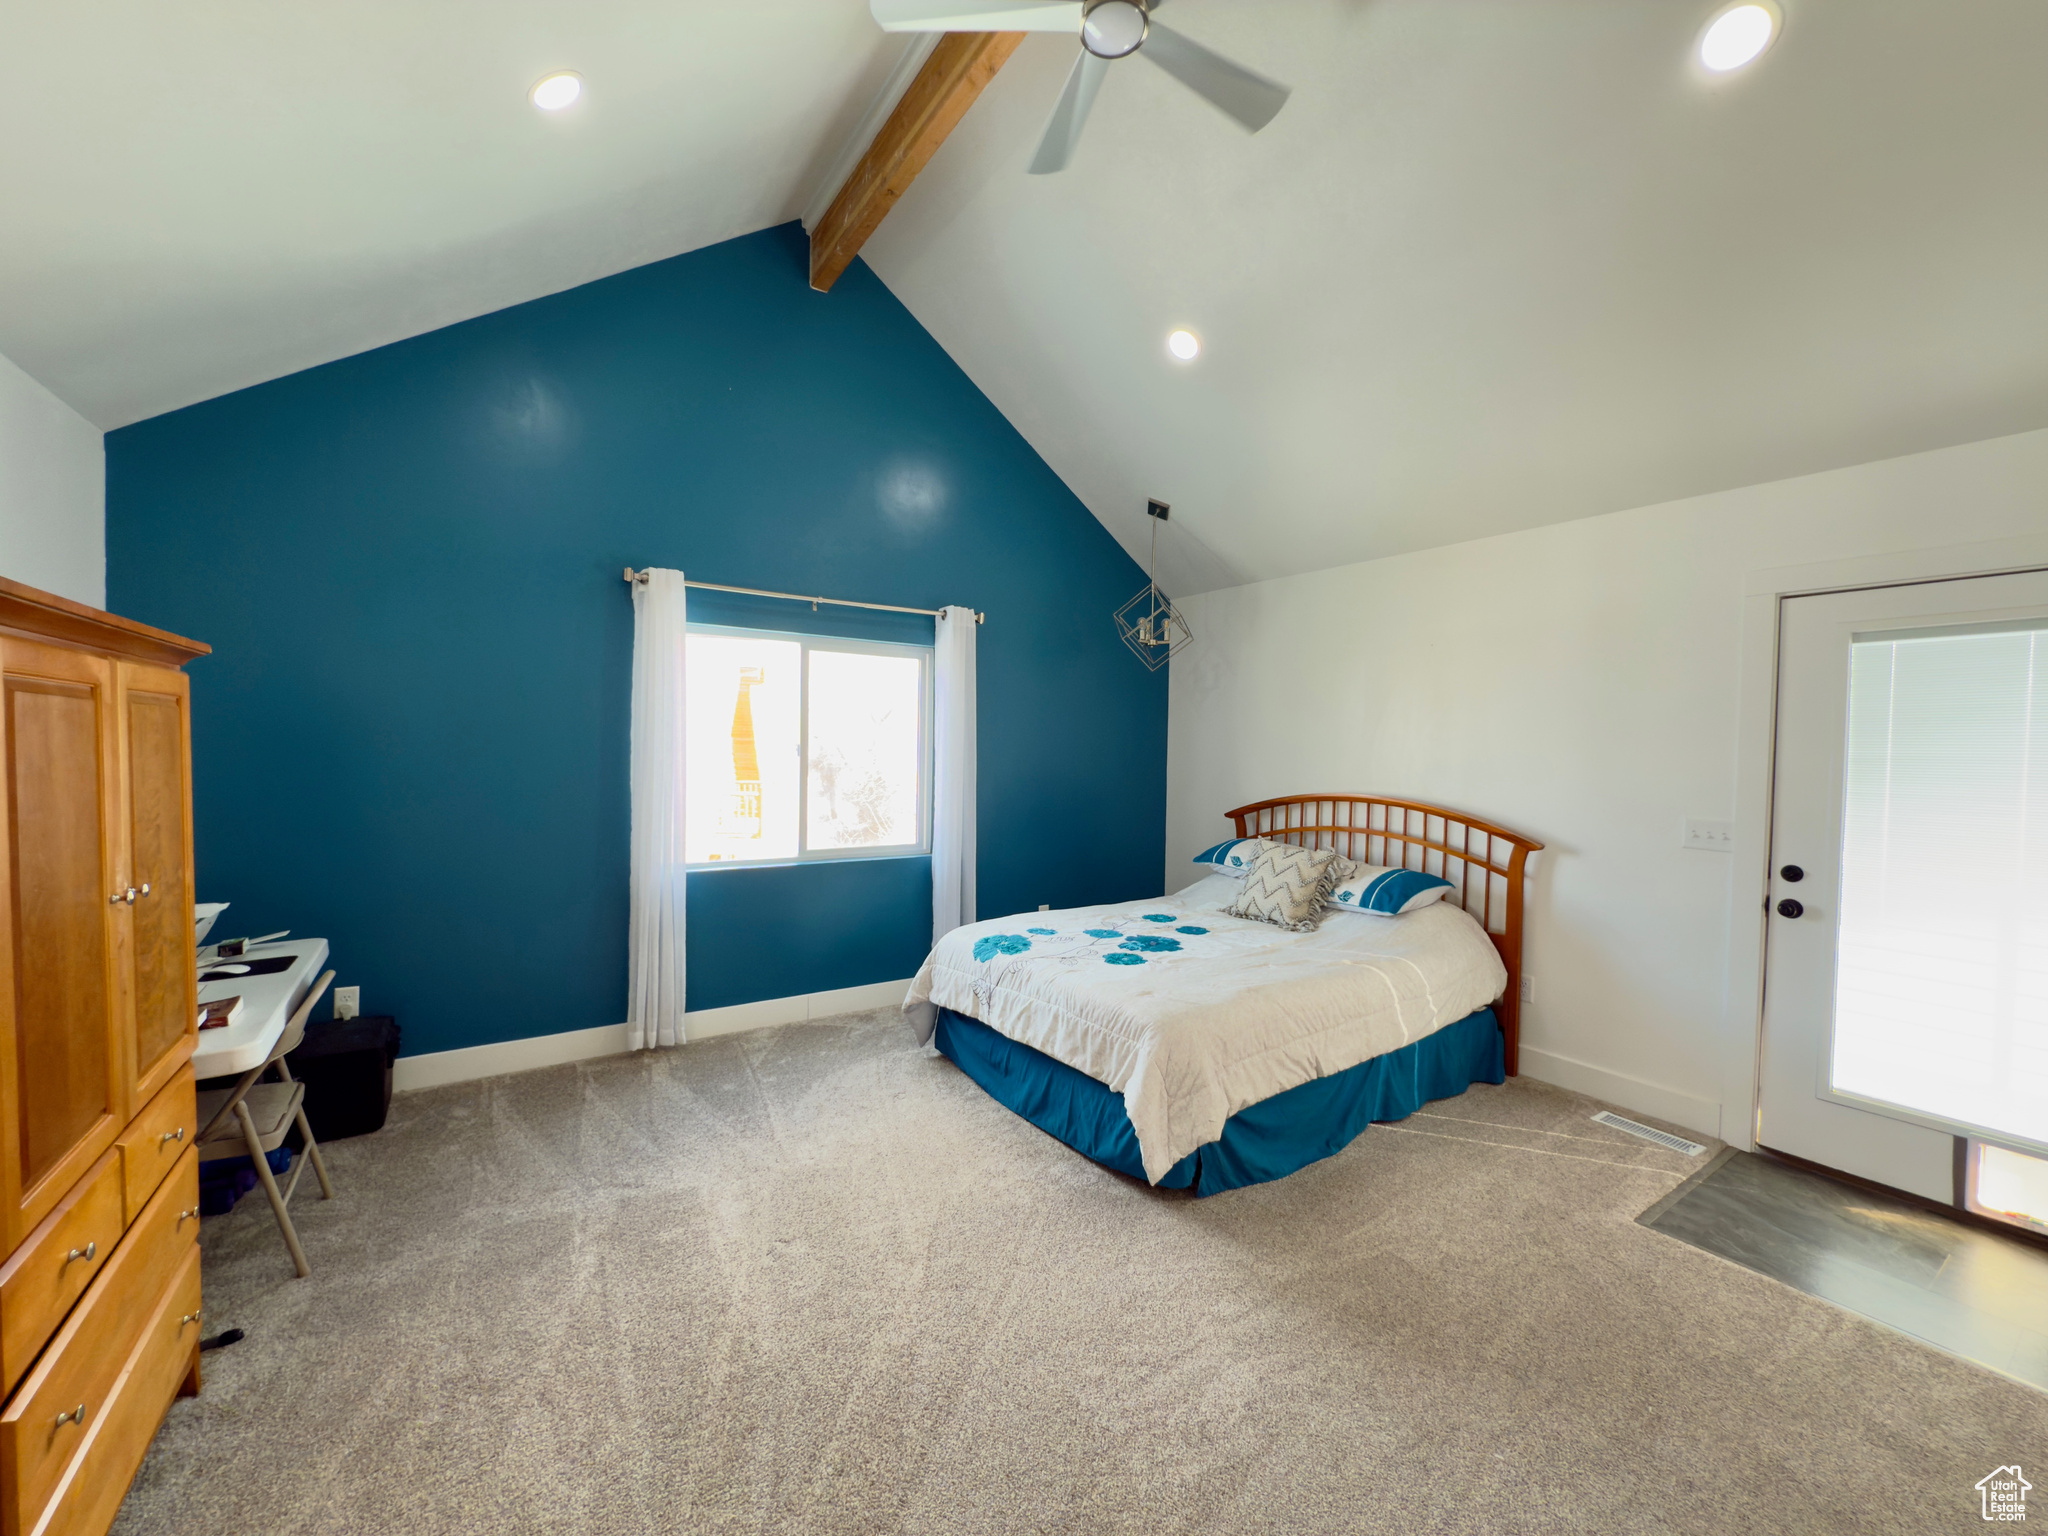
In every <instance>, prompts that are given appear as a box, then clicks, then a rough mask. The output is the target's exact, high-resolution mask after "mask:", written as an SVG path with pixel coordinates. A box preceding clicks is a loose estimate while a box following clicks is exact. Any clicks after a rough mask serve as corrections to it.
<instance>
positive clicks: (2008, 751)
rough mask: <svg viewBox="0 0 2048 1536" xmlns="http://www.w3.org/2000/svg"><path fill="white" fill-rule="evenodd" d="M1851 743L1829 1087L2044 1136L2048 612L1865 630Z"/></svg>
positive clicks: (1854, 686)
mask: <svg viewBox="0 0 2048 1536" xmlns="http://www.w3.org/2000/svg"><path fill="white" fill-rule="evenodd" d="M2036 622H2037V623H2038V621H2036ZM1847 748H1848V750H1847V762H1846V769H1845V775H1844V796H1843V818H1842V821H1843V825H1842V834H1843V835H1842V897H1841V900H1842V911H1841V922H1840V928H1839V939H1838V949H1837V954H1836V968H1835V1019H1834V1042H1833V1049H1832V1057H1831V1075H1832V1084H1833V1087H1834V1088H1835V1090H1836V1091H1837V1092H1841V1093H1848V1094H1854V1095H1857V1096H1859V1097H1862V1098H1866V1099H1870V1100H1874V1101H1876V1102H1878V1103H1880V1104H1890V1105H1894V1106H1897V1107H1900V1108H1903V1109H1906V1110H1910V1111H1913V1112H1915V1113H1917V1114H1920V1115H1924V1116H1928V1117H1931V1118H1933V1119H1935V1120H1938V1121H1942V1122H1945V1123H1947V1124H1949V1125H1950V1126H1952V1127H1954V1128H1956V1129H1981V1130H1986V1131H1990V1132H1992V1133H1993V1134H1996V1135H2002V1136H2005V1137H2008V1138H2017V1139H2020V1140H2023V1141H2027V1142H2031V1143H2034V1144H2036V1145H2037V1146H2042V1147H2044V1148H2048V626H2043V627H2034V628H2006V629H2003V630H1975V631H1949V632H1946V633H1939V632H1936V633H1928V632H1921V633H1918V634H1902V635H1889V636H1877V637H1871V638H1867V639H1862V638H1860V639H1858V640H1857V642H1856V643H1855V644H1854V645H1853V646H1852V648H1851V651H1850V678H1849V735H1848V742H1847Z"/></svg>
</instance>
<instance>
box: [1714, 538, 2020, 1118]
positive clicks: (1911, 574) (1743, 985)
mask: <svg viewBox="0 0 2048 1536" xmlns="http://www.w3.org/2000/svg"><path fill="white" fill-rule="evenodd" d="M2032 570H2048V534H2043V535H2030V536H2027V537H2024V538H2017V539H1992V540H1987V541H1984V542H1981V543H1970V544H1946V545H1932V546H1929V547H1927V548H1923V549H1909V550H1898V551H1893V552H1891V553H1887V554H1879V555H1858V556H1852V557H1848V558H1844V559H1840V560H1822V561H1815V562H1813V563H1810V564H1805V565H1788V566H1769V567H1758V568H1755V569H1752V570H1747V571H1744V572H1743V576H1742V643H1741V651H1740V662H1739V667H1740V678H1739V686H1738V690H1737V702H1736V747H1735V849H1734V855H1733V859H1734V867H1733V869H1732V870H1731V871H1730V879H1729V882H1728V927H1727V932H1728V973H1727V987H1726V991H1725V996H1726V1003H1725V1024H1724V1034H1725V1038H1726V1041H1727V1052H1726V1057H1725V1061H1724V1064H1723V1076H1722V1088H1721V1101H1722V1103H1724V1104H1727V1105H1737V1104H1740V1105H1746V1106H1747V1111H1746V1113H1744V1114H1743V1115H1742V1116H1741V1118H1740V1120H1737V1119H1736V1118H1735V1117H1734V1116H1731V1115H1726V1114H1724V1115H1723V1116H1722V1121H1721V1136H1722V1139H1723V1140H1725V1141H1727V1142H1729V1143H1730V1144H1731V1145H1733V1146H1736V1147H1739V1148H1741V1149H1742V1150H1743V1151H1745V1152H1754V1151H1755V1150H1756V1146H1757V1143H1756V1117H1757V1108H1758V1104H1759V1101H1760V1098H1761V1095H1762V1090H1763V1083H1762V1068H1763V1028H1764V973H1765V964H1766V958H1767V955H1766V951H1767V946H1768V939H1769V923H1768V917H1769V912H1768V900H1767V898H1768V896H1769V894H1770V874H1771V868H1770V859H1771V804H1772V800H1773V799H1774V795H1773V790H1774V788H1775V777H1776V770H1777V746H1778V666H1779V658H1778V640H1779V627H1780V621H1781V618H1782V615H1783V610H1784V603H1785V600H1786V599H1787V598H1792V597H1813V596H1817V595H1821V594H1824V593H1829V592H1853V591H1857V590H1859V589H1863V588H1869V587H1903V586H1914V585H1918V584H1919V583H1922V582H1929V581H1961V580H1967V579H1969V578H1971V577H1975V576H2005V575H2012V574H2015V573H2018V572H2023V571H2032Z"/></svg>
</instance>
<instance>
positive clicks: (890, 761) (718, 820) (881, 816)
mask: <svg viewBox="0 0 2048 1536" xmlns="http://www.w3.org/2000/svg"><path fill="white" fill-rule="evenodd" d="M686 644H687V655H686V667H687V671H688V681H687V684H686V689H687V691H686V693H685V703H686V706H687V716H688V719H687V726H686V728H687V730H688V732H689V767H688V770H687V773H688V777H687V779H686V782H685V788H686V791H687V798H688V806H687V810H686V826H685V828H684V857H685V858H686V859H687V860H688V862H689V863H690V865H691V866H692V867H709V866H715V865H723V864H737V863H750V864H760V863H787V862H791V861H794V860H800V859H839V858H873V857H878V856H897V857H900V856H902V855H904V854H912V853H925V852H928V851H929V850H930V847H931V844H930V841H929V837H928V831H927V829H928V827H929V825H930V820H931V816H930V810H929V807H930V804H931V794H930V784H931V766H930V763H931V747H930V743H931V723H930V722H931V686H930V679H931V657H932V653H931V648H930V647H929V646H920V645H887V644H880V643H875V642H870V641H865V640H835V639H826V638H822V637H820V636H815V635H791V634H777V633H772V632H769V631H763V630H748V629H727V628H723V627H716V626H712V625H698V624H693V625H691V626H690V630H689V638H688V641H687V642H686Z"/></svg>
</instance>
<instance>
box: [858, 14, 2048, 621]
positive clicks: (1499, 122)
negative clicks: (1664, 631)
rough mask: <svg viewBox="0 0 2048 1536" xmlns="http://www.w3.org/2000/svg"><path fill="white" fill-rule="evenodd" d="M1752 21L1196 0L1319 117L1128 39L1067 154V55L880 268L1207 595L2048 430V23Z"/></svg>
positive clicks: (968, 130)
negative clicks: (1042, 172) (1046, 160)
mask: <svg viewBox="0 0 2048 1536" xmlns="http://www.w3.org/2000/svg"><path fill="white" fill-rule="evenodd" d="M1717 7H1718V0H1258V3H1257V4H1256V5H1254V4H1248V3H1242V0H1240V3H1231V0H1174V3H1173V5H1172V6H1171V8H1170V9H1169V10H1168V12H1167V13H1166V19H1168V20H1170V21H1171V23H1172V24H1173V25H1174V26H1176V27H1177V28H1179V29H1181V30H1182V31H1184V32H1186V33H1188V34H1189V35H1191V36H1193V37H1196V38H1199V39H1201V40H1202V41H1205V42H1208V43H1210V44H1211V45H1212V46H1214V47H1216V48H1218V49H1219V50H1221V51H1223V52H1225V53H1228V54H1230V55H1231V56H1233V57H1235V58H1237V59H1239V60H1241V61H1242V62H1244V63H1245V64H1248V65H1250V66H1251V67H1253V68H1255V69H1257V70H1260V71H1261V72H1263V73H1266V74H1269V75H1271V76H1273V77H1275V78H1278V79H1281V80H1284V81H1286V82H1288V83H1289V84H1291V85H1293V86H1294V87H1295V88H1296V91H1295V95H1294V98H1293V100H1292V101H1290V102H1289V103H1288V105H1287V107H1286V109H1285V110H1284V111H1282V112H1281V114H1280V116H1279V117H1278V118H1277V119H1276V120H1275V121H1274V122H1273V124H1272V125H1271V126H1270V127H1268V128H1267V129H1266V130H1265V132H1264V133H1262V134H1260V135H1259V136H1258V137H1257V138H1247V137H1246V136H1245V135H1243V134H1242V133H1241V132H1240V131H1239V130H1238V129H1236V128H1235V127H1233V126H1232V125H1231V124H1230V123H1229V122H1228V121H1226V120H1225V119H1224V118H1223V117H1222V116H1221V115H1220V114H1218V113H1216V112H1215V111H1213V110H1212V109H1211V108H1209V107H1208V106H1206V105H1205V104H1204V103H1202V102H1201V101H1200V100H1198V99H1196V98H1195V97H1193V96H1191V95H1189V94H1188V93H1187V92H1186V91H1185V90H1183V89H1182V88H1181V87H1180V86H1178V85H1177V84H1175V83H1174V82H1173V81H1172V80H1171V79H1170V78H1168V77H1167V76H1166V75H1165V74H1163V73H1162V72H1161V71H1159V70H1157V69H1155V68H1152V67H1150V66H1148V65H1147V64H1145V63H1144V62H1142V61H1141V60H1132V61H1129V62H1127V63H1123V64H1119V65H1117V66H1116V67H1115V68H1114V69H1113V70H1112V72H1111V76H1110V79H1109V81H1108V83H1107V84H1106V85H1105V86H1104V88H1103V91H1102V95H1101V98H1100V100H1099V101H1098V102H1097V105H1096V108H1095V114H1094V117H1093V119H1092V120H1091V121H1090V123H1089V126H1088V131H1087V136H1086V138H1085V139H1084V140H1083V142H1082V145H1081V149H1080V152H1079V153H1078V155H1077V156H1076V158H1075V162H1074V164H1073V166H1072V167H1071V168H1070V169H1069V170H1068V171H1067V172H1065V173H1064V174H1063V175H1060V176H1052V177H1032V176H1027V175H1025V174H1024V166H1025V164H1026V162H1027V161H1028V160H1029V158H1030V154H1031V150H1032V146H1033V144H1034V142H1035V140H1036V137H1037V134H1038V131H1039V129H1040V127H1041V125H1042V124H1043V121H1044V119H1045V115H1046V113H1047V112H1048V111H1049V110H1050V107H1051V104H1052V102H1053V100H1054V98H1055V97H1056V95H1057V93H1058V90H1059V86H1060V80H1061V75H1062V72H1063V70H1064V68H1065V66H1066V64H1067V62H1068V60H1069V58H1070V57H1071V47H1070V46H1069V45H1066V44H1065V43H1064V41H1063V40H1060V39H1054V38H1045V37H1037V38H1033V39H1031V40H1029V41H1027V42H1026V43H1025V45H1024V46H1023V48H1021V49H1020V50H1019V51H1018V53H1017V55H1016V56H1015V57H1014V58H1013V59H1012V60H1011V62H1010V63H1009V64H1008V65H1007V66H1006V67H1005V68H1004V70H1003V72H1002V73H1001V74H1000V75H999V76H997V78H996V80H995V81H994V83H993V84H992V85H991V86H990V88H989V90H988V91H987V92H986V94H985V95H984V96H983V97H982V99H981V101H980V103H979V104H978V105H977V106H976V107H975V109H974V111H973V112H972V113H970V114H969V116H968V117H967V119H966V121H965V122H964V123H963V124H962V126H961V127H960V128H959V129H958V130H956V132H955V134H954V136H953V138H952V139H951V140H950V141H949V142H948V143H947V144H946V145H945V147H944V148H943V149H942V150H941V151H940V152H939V154H938V155H937V156H936V157H935V158H934V160H933V162H932V164H931V166H930V167H929V168H928V169H927V170H926V171H925V173H924V175H923V176H922V177H921V178H920V179H919V181H918V182H917V184H916V185H915V186H914V187H913V188H912V189H911V191H910V192H909V194H908V195H907V196H906V197H905V198H904V200H903V202H902V203H901V205H900V206H899V207H898V208H897V209H896V211H895V212H894V213H892V214H891V215H890V218H889V220H888V222H887V223H886V224H884V225H883V227H882V229H881V231H880V232H879V234H878V235H877V236H876V238H875V239H874V240H873V241H872V242H871V243H870V245H869V247H868V252H867V254H868V258H869V260H870V262H871V263H872V264H873V265H874V267H875V268H876V270H877V271H879V272H880V273H881V275H882V277H883V278H884V280H885V281H886V282H887V283H888V284H889V286H890V287H891V288H892V289H893V290H894V291H895V292H896V294H897V295H898V296H899V297H901V298H902V299H903V300H904V302H905V303H906V304H908V305H909V307H910V308H911V309H912V310H913V311H914V312H915V313H916V314H917V316H918V318H919V319H920V320H922V321H923V322H924V324H925V325H926V326H927V327H928V328H929V329H930V330H931V331H932V332H933V334H934V335H935V336H936V337H937V338H938V339H939V341H940V342H941V343H942V344H943V345H944V346H945V347H946V348H947V350H948V351H950V352H951V353H952V355H953V356H954V357H955V358H956V359H958V360H959V362H960V363H961V364H962V366H963V367H965V368H966V370H967V371H968V373H969V374H971V375H972V376H973V378H974V379H975V381H976V382H977V383H978V384H980V385H981V387H982V388H983V389H984V390H986V391H987V393H988V394H989V396H990V397H991V398H992V399H993V400H994V401H995V403H996V404H997V405H998V406H999V407H1000V408H1001V409H1002V410H1003V411H1004V412H1005V413H1006V414H1007V415H1008V416H1009V418H1010V419H1011V420H1012V421H1013V422H1015V423H1016V424H1017V426H1018V427H1019V428H1020V429H1021V430H1022V431H1023V432H1024V434H1025V435H1026V436H1027V437H1028V438H1030V440H1031V441H1032V443H1033V444H1034V445H1035V446H1036V447H1037V448H1038V450H1039V451H1040V452H1041V453H1042V454H1043V455H1044V456H1045V457H1046V459H1047V460H1048V461H1049V462H1050V463H1051V464H1052V466H1053V467H1054V468H1055V469H1057V470H1058V471H1059V472H1060V473H1061V474H1062V475H1063V476H1065V478H1066V480H1067V482H1068V484H1070V485H1071V486H1072V487H1073V488H1074V489H1075V491H1076V492H1077V493H1078V494H1079V495H1080V496H1081V497H1082V499H1083V500H1084V501H1086V502H1087V503H1088V505H1089V506H1090V507H1091V508H1092V509H1093V510H1094V511H1095V513H1096V515H1097V516H1098V517H1101V518H1102V519H1103V520H1104V521H1105V522H1106V523H1107V524H1108V525H1109V526H1110V527H1111V529H1112V530H1113V531H1114V532H1116V533H1117V534H1118V536H1119V537H1120V538H1122V539H1123V540H1124V542H1125V544H1126V546H1127V547H1129V548H1131V549H1132V550H1133V552H1134V553H1141V552H1142V549H1143V546H1142V544H1141V543H1140V540H1141V539H1142V538H1143V537H1144V534H1145V531H1146V523H1147V519H1146V518H1145V517H1144V515H1143V509H1144V503H1145V498H1146V497H1147V496H1148V495H1151V496H1158V497H1161V498H1163V499H1165V500H1167V501H1170V502H1172V503H1173V506H1174V516H1173V527H1172V529H1171V530H1170V531H1169V532H1168V534H1167V535H1166V546H1165V549H1163V551H1162V567H1163V569H1164V572H1165V579H1166V584H1167V585H1168V586H1169V589H1170V590H1179V591H1195V590H1201V589H1203V588H1208V587H1216V586H1222V585H1227V584H1230V583H1233V582H1238V581H1243V580H1247V579H1256V578H1263V577H1268V576H1274V575H1280V574H1285V573H1288V572H1294V571H1301V570H1307V569H1314V568H1319V567H1326V566H1331V565H1337V564H1341V563H1344V562H1347V561H1352V560H1359V559H1364V558H1368V557H1372V556H1377V555H1383V554H1388V553H1392V552H1396V551H1400V550H1407V549H1415V548H1423V547H1428V546H1432V545H1439V544H1447V543H1452V542H1456V541H1459V540H1464V539H1471V538H1475V537H1480V536H1483V535H1487V534H1492V533H1496V532H1501V531H1505V530H1508V529H1514V528H1523V527H1530V526H1534V525H1537V524H1542V523H1550V522H1558V521H1562V520H1566V519H1570V518H1576V517H1583V516H1588V515H1591V514H1597V513H1601V512H1607V511H1613V510H1618V509H1621V508H1626V507H1634V506H1643V505H1647V504H1651V503H1655V502H1659V501H1664V500H1668V499H1673V498H1677V497H1681V496H1687V495H1692V494H1697V493H1701V492H1705V491H1710V490H1717V489H1723V488H1726V487H1730V486H1736V485H1746V484H1754V483H1757V482H1761V481H1766V480H1773V479H1778V478H1782V477H1785V476H1790V475H1795V474H1801V473H1806V472H1810V471H1815V470H1821V469H1826V468H1832V467H1836V466H1840V465H1843V464H1850V463H1858V462H1863V461H1867V460H1872V459H1879V458H1885V457H1889V456H1892V455H1897V454H1902V453H1908V452H1913V451H1917V450H1920V449H1924V448H1931V447H1936V446H1941V445H1945V444H1950V443H1956V442H1964V441H1970V440H1974V439H1978V438H1984V437H1991V436H1997V435H2000V434H2002V433H2006V432H2012V431H2019V430H2023V429H2028V428H2034V427H2040V426H2044V425H2048V89H2044V88H2043V86H2042V83H2041V80H2042V68H2043V64H2044V61H2048V5H2043V4H2041V3H2040V0H1783V7H1784V11H1785V15H1786V26H1785V31H1784V33H1783V35H1782V37H1781V38H1780V40H1779V42H1778V43H1777V45H1776V46H1775V47H1774V48H1773V49H1772V51H1771V52H1770V53H1768V54H1766V55H1765V56H1764V58H1763V59H1762V60H1760V61H1759V62H1758V63H1757V64H1756V65H1755V66H1753V67H1752V68H1751V69H1749V70H1748V71H1746V72H1744V73H1743V74H1741V75H1739V76H1736V77H1734V78H1726V79H1722V80H1720V81H1718V82H1715V83H1712V84H1709V83H1708V81H1707V80H1706V79H1705V78H1704V77H1703V75H1702V74H1700V73H1699V72H1696V70H1695V69H1694V68H1692V67H1691V66H1690V60H1691V51H1692V48H1693V45H1694V42H1695V39H1696V37H1697V35H1698V32H1699V30H1700V29H1701V27H1702V26H1703V25H1704V23H1705V22H1706V20H1707V19H1708V18H1709V17H1710V16H1711V15H1712V14H1713V13H1714V11H1715V10H1716V9H1717ZM1175 325H1189V326H1191V327H1193V328H1194V329H1195V330H1196V331H1198V332H1199V333H1200V334H1201V335H1202V336H1203V338H1204V339H1205V341H1206V343H1207V350H1206V352H1205V354H1204V355H1203V357H1202V358H1201V359H1200V360H1199V361H1198V362H1197V363H1195V364H1194V365H1192V366H1188V367H1183V366H1179V365H1176V364H1174V363H1173V362H1172V361H1171V360H1170V359H1168V357H1167V356H1166V353H1165V351H1164V348H1163V340H1164V337H1165V335H1166V332H1167V331H1168V329H1169V328H1171V327H1172V326H1175ZM1928 515H1929V520H1930V526H1936V525H1938V523H1939V520H1940V518H1941V515H1942V509H1940V508H1933V507H1930V508H1929V509H1928Z"/></svg>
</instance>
